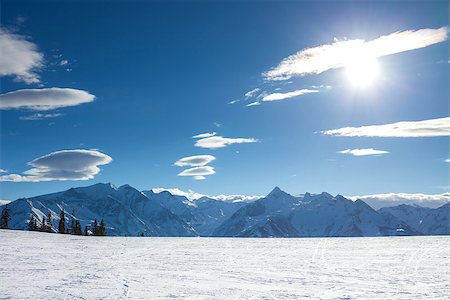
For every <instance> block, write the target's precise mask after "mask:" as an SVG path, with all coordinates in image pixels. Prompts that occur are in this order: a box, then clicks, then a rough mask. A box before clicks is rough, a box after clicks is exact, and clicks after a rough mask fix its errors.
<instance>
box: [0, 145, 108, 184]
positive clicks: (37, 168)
mask: <svg viewBox="0 0 450 300" xmlns="http://www.w3.org/2000/svg"><path fill="white" fill-rule="evenodd" d="M111 161H112V158H111V157H110V156H108V155H106V154H104V153H101V152H100V151H98V150H82V149H75V150H62V151H56V152H52V153H50V154H47V155H44V156H41V157H38V158H36V159H34V160H32V161H31V162H29V163H28V165H30V166H32V168H31V169H29V170H27V171H25V172H23V173H22V174H6V175H2V176H0V181H12V182H41V181H53V180H89V179H92V178H94V176H95V175H97V174H98V173H99V172H100V169H99V167H98V166H101V165H106V164H109V163H110V162H111Z"/></svg>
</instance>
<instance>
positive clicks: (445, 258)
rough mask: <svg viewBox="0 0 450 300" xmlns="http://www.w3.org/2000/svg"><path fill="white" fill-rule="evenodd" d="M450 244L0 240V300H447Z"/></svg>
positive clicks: (29, 236)
mask: <svg viewBox="0 0 450 300" xmlns="http://www.w3.org/2000/svg"><path fill="white" fill-rule="evenodd" d="M448 295H450V236H424V237H378V238H368V237H364V238H297V239H255V238H241V239H232V238H139V237H82V236H80V237H76V236H71V235H59V234H46V233H38V232H27V231H12V230H0V299H172V298H181V299H303V298H308V299H446V297H448Z"/></svg>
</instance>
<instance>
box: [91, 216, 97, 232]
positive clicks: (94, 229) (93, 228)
mask: <svg viewBox="0 0 450 300" xmlns="http://www.w3.org/2000/svg"><path fill="white" fill-rule="evenodd" d="M92 235H98V223H97V219H95V220H94V226H93V227H92Z"/></svg>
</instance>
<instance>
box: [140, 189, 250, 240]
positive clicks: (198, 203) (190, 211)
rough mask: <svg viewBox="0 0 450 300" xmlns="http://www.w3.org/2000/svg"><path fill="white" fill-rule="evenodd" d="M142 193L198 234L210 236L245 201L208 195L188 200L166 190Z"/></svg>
mask: <svg viewBox="0 0 450 300" xmlns="http://www.w3.org/2000/svg"><path fill="white" fill-rule="evenodd" d="M142 193H143V194H144V195H146V196H147V197H148V198H150V199H154V200H155V201H157V202H158V203H159V204H160V205H162V206H163V207H165V208H167V209H169V210H170V211H171V212H172V213H174V214H175V215H177V216H178V217H180V218H181V219H182V220H183V221H184V222H185V223H187V224H189V225H190V226H191V227H192V228H193V229H194V230H195V231H196V233H197V234H198V235H200V236H210V235H211V234H212V233H213V231H214V230H215V229H216V228H217V226H219V225H220V224H221V223H222V222H224V221H225V220H226V219H228V218H229V217H230V216H231V215H232V214H233V213H234V212H235V211H236V210H238V209H239V208H240V207H242V206H243V205H245V202H233V201H221V200H216V199H211V198H208V197H202V198H200V199H196V200H190V199H187V198H186V197H184V196H177V195H172V194H171V193H169V192H167V191H163V192H160V193H155V192H153V191H151V190H150V191H143V192H142Z"/></svg>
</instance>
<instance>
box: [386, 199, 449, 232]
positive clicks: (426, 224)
mask: <svg viewBox="0 0 450 300" xmlns="http://www.w3.org/2000/svg"><path fill="white" fill-rule="evenodd" d="M378 211H379V212H380V213H381V214H383V215H385V216H394V217H396V218H397V219H400V220H402V221H403V222H405V223H406V224H408V225H409V226H411V227H412V228H414V229H415V230H417V231H420V232H422V233H423V234H427V235H440V234H450V218H449V215H450V203H447V204H444V205H442V206H441V207H438V208H427V207H421V206H410V205H405V204H402V205H399V206H394V207H384V208H381V209H379V210H378Z"/></svg>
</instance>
